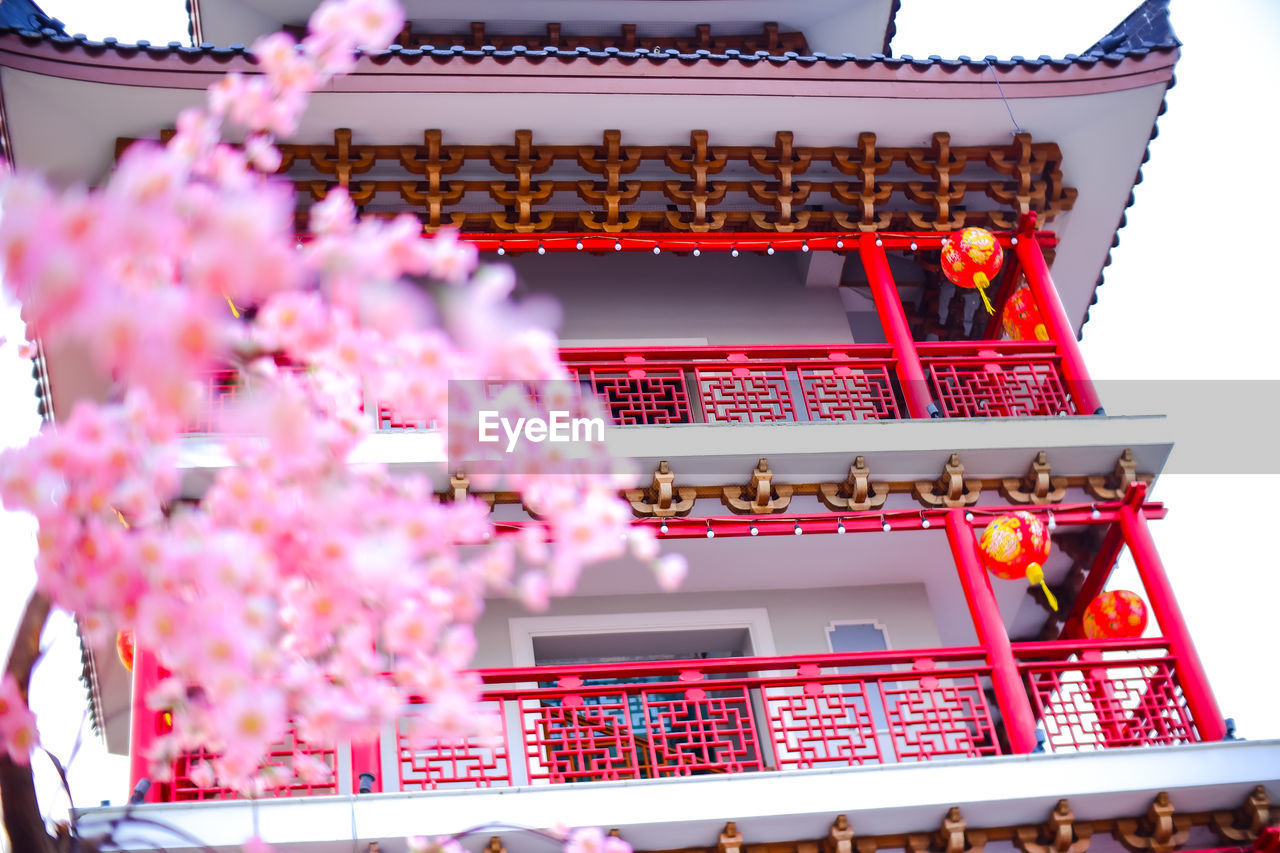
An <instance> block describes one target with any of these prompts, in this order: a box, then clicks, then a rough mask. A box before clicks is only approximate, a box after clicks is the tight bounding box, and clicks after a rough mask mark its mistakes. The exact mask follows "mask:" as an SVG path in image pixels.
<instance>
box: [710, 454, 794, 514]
mask: <svg viewBox="0 0 1280 853" xmlns="http://www.w3.org/2000/svg"><path fill="white" fill-rule="evenodd" d="M723 500H724V505H725V506H727V507H729V509H731V510H733V511H734V512H749V513H754V514H757V515H763V514H766V513H771V512H782V511H783V510H785V509H786V508H787V505H788V504H790V503H791V487H790V486H774V485H773V471H772V470H770V469H769V460H768V459H761V460H760V462H759V463H758V464H757V465H756V468H755V470H754V471H752V472H751V480H750V481H749V482H748V483H747V485H746V486H725V487H724V498H723Z"/></svg>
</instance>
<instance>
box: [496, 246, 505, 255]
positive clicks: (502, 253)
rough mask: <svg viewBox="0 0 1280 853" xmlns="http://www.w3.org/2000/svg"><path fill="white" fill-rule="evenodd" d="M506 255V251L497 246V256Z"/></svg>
mask: <svg viewBox="0 0 1280 853" xmlns="http://www.w3.org/2000/svg"><path fill="white" fill-rule="evenodd" d="M506 253H507V250H506V249H504V248H502V247H501V246H499V247H498V254H499V255H505V254H506Z"/></svg>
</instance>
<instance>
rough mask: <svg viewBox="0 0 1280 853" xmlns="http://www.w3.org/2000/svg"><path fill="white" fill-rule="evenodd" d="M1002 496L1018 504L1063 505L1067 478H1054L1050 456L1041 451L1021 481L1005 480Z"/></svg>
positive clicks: (1001, 490)
mask: <svg viewBox="0 0 1280 853" xmlns="http://www.w3.org/2000/svg"><path fill="white" fill-rule="evenodd" d="M1000 494H1002V495H1004V497H1005V500H1007V501H1009V502H1010V503H1016V504H1036V505H1038V506H1043V505H1045V504H1056V503H1062V499H1063V498H1064V497H1065V496H1066V494H1067V478H1066V477H1054V476H1053V467H1052V466H1051V465H1050V464H1049V454H1048V453H1046V452H1045V451H1043V450H1041V451H1040V452H1039V453H1037V454H1036V458H1035V459H1033V460H1032V461H1031V468H1030V469H1028V471H1027V473H1026V476H1024V477H1023V478H1022V479H1021V480H1016V479H1009V480H1003V481H1002V482H1001V486H1000Z"/></svg>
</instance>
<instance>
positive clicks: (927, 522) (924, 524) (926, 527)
mask: <svg viewBox="0 0 1280 853" xmlns="http://www.w3.org/2000/svg"><path fill="white" fill-rule="evenodd" d="M920 526H921V527H923V528H924V529H925V530H928V529H929V519H927V518H926V519H924V520H923V521H921V522H920Z"/></svg>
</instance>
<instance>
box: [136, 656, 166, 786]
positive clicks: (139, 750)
mask: <svg viewBox="0 0 1280 853" xmlns="http://www.w3.org/2000/svg"><path fill="white" fill-rule="evenodd" d="M160 680H161V674H160V663H159V661H157V660H156V656H155V655H154V654H152V653H151V652H149V651H147V650H146V649H144V648H143V647H142V646H135V647H134V651H133V694H132V696H131V698H130V700H129V701H130V719H129V792H130V793H132V792H133V789H134V787H135V786H136V785H137V784H138V782H140V781H141V780H143V779H149V778H151V767H150V762H148V761H147V755H148V753H150V752H151V747H152V746H153V745H154V744H155V742H156V738H158V737H159V736H160V714H159V713H157V712H156V711H152V710H151V709H149V708H148V707H147V694H148V693H150V692H151V690H152V689H154V688H155V686H156V685H157V684H159V683H160ZM153 781H154V780H153ZM159 794H160V786H159V785H155V784H153V785H152V786H151V790H149V791H147V794H146V797H144V799H143V802H147V803H154V802H158V801H159Z"/></svg>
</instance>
